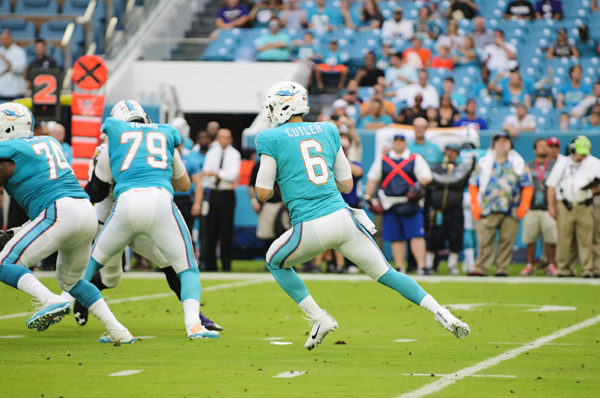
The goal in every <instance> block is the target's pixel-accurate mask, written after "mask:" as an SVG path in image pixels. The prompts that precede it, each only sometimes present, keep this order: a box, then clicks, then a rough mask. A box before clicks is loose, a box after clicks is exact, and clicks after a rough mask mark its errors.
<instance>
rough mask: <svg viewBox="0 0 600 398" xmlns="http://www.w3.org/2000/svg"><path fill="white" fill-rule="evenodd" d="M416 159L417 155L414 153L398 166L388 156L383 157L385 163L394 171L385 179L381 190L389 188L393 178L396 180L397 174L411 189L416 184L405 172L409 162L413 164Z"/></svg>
mask: <svg viewBox="0 0 600 398" xmlns="http://www.w3.org/2000/svg"><path fill="white" fill-rule="evenodd" d="M416 157H417V155H415V154H414V153H413V154H412V155H410V156H409V157H408V158H406V159H404V160H403V161H401V162H400V163H398V164H396V163H395V162H394V161H393V160H392V159H390V158H389V157H388V156H387V155H383V161H384V162H386V163H387V164H389V165H390V166H391V167H392V168H393V170H392V171H391V172H390V174H388V175H387V177H385V180H383V182H382V183H381V188H383V189H385V187H387V186H388V184H389V183H390V181H392V178H394V177H395V176H396V174H398V175H399V176H400V177H402V178H403V179H404V181H406V182H408V185H410V186H411V187H412V186H413V185H415V182H414V181H413V180H412V178H410V177H409V176H408V174H406V173H405V172H404V166H406V165H407V164H408V163H409V162H412V161H413V160H414V158H416Z"/></svg>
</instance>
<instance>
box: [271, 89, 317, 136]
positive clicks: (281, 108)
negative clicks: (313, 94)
mask: <svg viewBox="0 0 600 398" xmlns="http://www.w3.org/2000/svg"><path fill="white" fill-rule="evenodd" d="M263 107H264V108H266V110H267V112H268V113H269V118H270V120H271V126H272V127H279V126H281V125H282V124H284V123H285V122H287V121H288V120H290V118H291V117H292V116H295V115H300V116H304V115H306V114H308V111H309V110H310V108H309V106H308V92H307V91H306V89H305V88H304V87H303V86H302V85H301V84H299V83H296V82H293V81H283V82H279V83H277V84H274V85H272V86H271V87H270V88H269V91H267V96H266V97H265V100H264V102H263Z"/></svg>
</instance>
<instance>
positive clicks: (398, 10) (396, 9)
mask: <svg viewBox="0 0 600 398" xmlns="http://www.w3.org/2000/svg"><path fill="white" fill-rule="evenodd" d="M402 11H403V10H402V6H396V7H394V12H402Z"/></svg>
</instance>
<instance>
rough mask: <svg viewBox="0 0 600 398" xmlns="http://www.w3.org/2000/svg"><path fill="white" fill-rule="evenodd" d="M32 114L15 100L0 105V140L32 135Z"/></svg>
mask: <svg viewBox="0 0 600 398" xmlns="http://www.w3.org/2000/svg"><path fill="white" fill-rule="evenodd" d="M33 123H34V120H33V114H32V113H31V111H30V110H29V109H27V107H26V106H24V105H21V104H18V103H16V102H7V103H4V104H2V105H0V141H5V140H13V139H16V138H27V137H32V136H33Z"/></svg>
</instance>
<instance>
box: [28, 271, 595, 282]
mask: <svg viewBox="0 0 600 398" xmlns="http://www.w3.org/2000/svg"><path fill="white" fill-rule="evenodd" d="M34 275H35V276H36V277H38V278H41V277H54V276H56V273H55V272H54V271H36V272H34ZM409 276H410V277H411V278H413V279H414V280H416V281H417V282H430V283H445V282H454V283H491V284H501V285H521V284H525V285H528V284H531V285H589V286H600V279H585V278H555V277H549V276H536V277H529V276H509V277H504V278H496V277H493V276H489V277H486V278H482V277H474V276H457V275H436V276H419V275H409ZM164 277H165V276H164V274H163V273H162V272H147V271H144V272H136V271H134V272H126V273H124V274H123V279H163V278H164ZM300 277H301V278H302V279H303V280H305V281H343V282H362V281H372V279H371V278H370V277H369V276H368V275H362V274H361V275H339V274H333V275H332V274H304V273H301V274H300ZM249 279H252V280H256V279H259V280H263V281H272V280H273V277H272V276H271V274H269V273H267V272H264V273H242V272H233V273H231V272H200V280H206V281H210V280H249Z"/></svg>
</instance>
